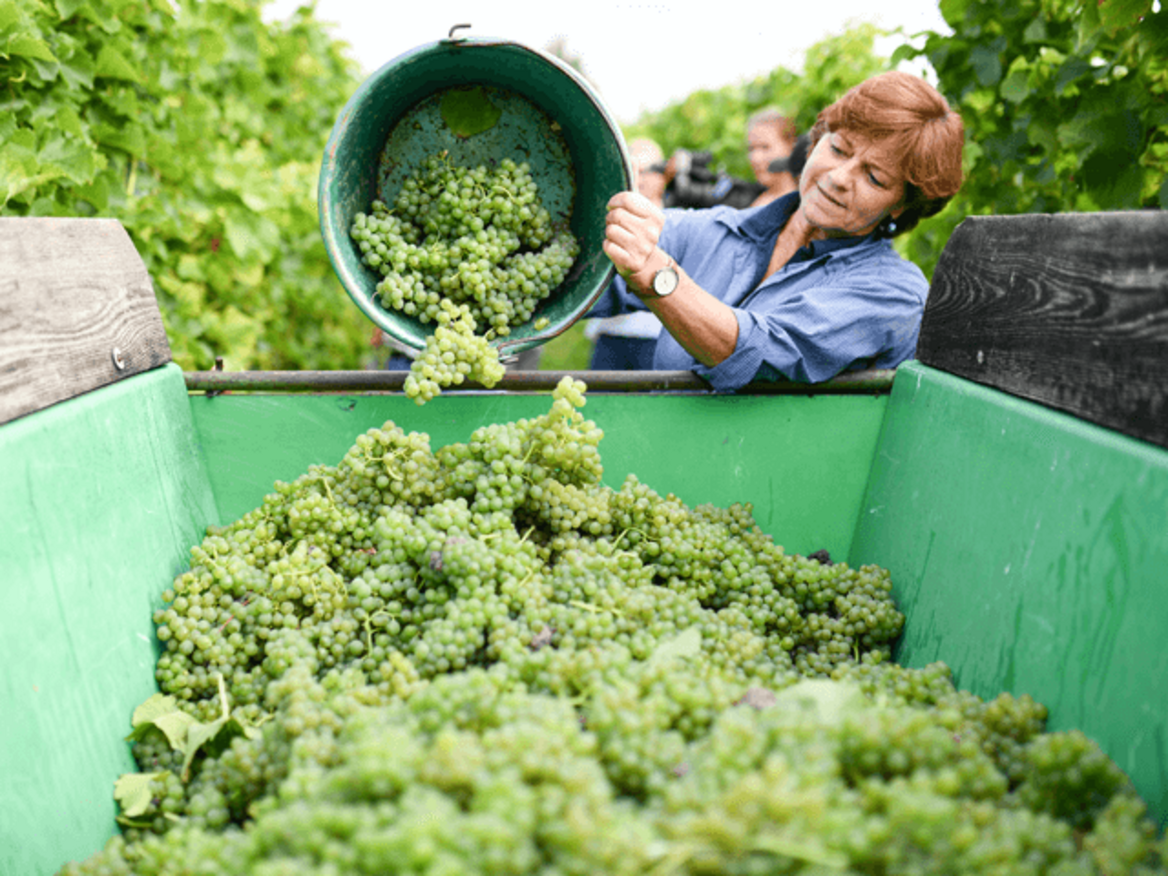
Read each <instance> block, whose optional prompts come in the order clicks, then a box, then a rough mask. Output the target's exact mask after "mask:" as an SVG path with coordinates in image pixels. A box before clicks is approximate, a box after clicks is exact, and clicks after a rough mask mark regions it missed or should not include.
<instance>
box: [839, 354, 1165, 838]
mask: <svg viewBox="0 0 1168 876" xmlns="http://www.w3.org/2000/svg"><path fill="white" fill-rule="evenodd" d="M852 557H853V560H854V561H859V560H863V561H865V562H875V563H878V564H879V565H882V566H884V567H886V568H888V569H889V571H890V572H891V573H892V580H893V595H894V596H895V597H896V599H897V601H898V602H899V603H900V606H901V608H902V610H903V611H904V612H905V614H906V616H907V621H906V624H905V630H904V634H903V635H902V637H901V640H900V642H899V644H898V649H897V654H896V657H897V660H898V661H899V662H901V663H903V664H905V665H907V666H923V665H925V664H927V663H930V662H932V661H935V660H941V661H944V662H945V663H947V664H948V665H949V666H950V668H952V669H953V671H954V676H955V681H956V682H957V684H958V686H959V687H961V688H964V689H966V690H970V691H972V692H973V693H975V694H978V695H979V696H982V697H993V696H995V695H997V694H998V693H1000V692H1002V691H1009V692H1011V693H1014V694H1023V693H1027V694H1030V695H1031V696H1033V697H1034V698H1035V699H1036V700H1038V701H1039V702H1041V703H1044V704H1045V705H1046V706H1047V707H1048V708H1049V709H1050V718H1049V720H1048V729H1050V730H1070V729H1073V728H1078V729H1080V730H1082V731H1083V732H1084V733H1086V734H1087V735H1088V736H1090V737H1091V738H1093V739H1095V740H1096V741H1097V742H1098V743H1099V744H1100V745H1101V746H1102V748H1103V749H1104V750H1105V751H1106V752H1107V753H1108V754H1109V755H1110V756H1111V757H1112V758H1113V759H1114V760H1115V762H1116V763H1117V764H1118V765H1119V766H1120V767H1121V768H1123V769H1124V770H1125V771H1126V772H1127V774H1128V775H1129V776H1131V777H1132V778H1133V780H1134V782H1135V785H1136V788H1137V789H1138V790H1139V792H1140V794H1141V795H1142V796H1143V797H1144V799H1145V800H1146V801H1147V802H1148V804H1149V807H1150V809H1151V811H1152V814H1153V815H1154V816H1155V817H1156V818H1157V819H1158V820H1159V822H1160V825H1161V827H1163V826H1164V824H1165V821H1166V819H1168V648H1165V643H1166V642H1168V451H1165V450H1164V449H1162V448H1159V447H1156V446H1154V445H1152V444H1148V443H1145V442H1142V441H1138V440H1135V439H1132V438H1127V437H1125V436H1123V435H1119V434H1118V433H1116V432H1113V431H1111V430H1108V429H1104V428H1101V427H1098V426H1094V425H1092V424H1090V423H1086V422H1084V421H1082V420H1079V419H1076V418H1075V417H1072V416H1069V415H1066V414H1062V413H1059V412H1057V411H1052V410H1050V409H1048V408H1045V407H1042V406H1040V405H1037V404H1033V403H1031V402H1027V401H1023V400H1020V399H1017V398H1014V397H1013V396H1010V395H1007V394H1005V393H1002V392H998V391H996V390H993V389H987V388H985V387H982V386H979V385H978V384H976V383H972V382H970V381H967V380H964V379H962V378H958V377H953V376H951V375H948V374H945V373H944V372H941V371H937V370H934V369H931V368H928V367H926V366H924V365H921V364H919V363H915V362H913V363H908V364H907V365H902V366H901V368H900V370H899V371H898V372H897V375H896V380H895V381H894V384H893V391H892V395H891V397H890V400H889V407H888V416H887V417H886V419H885V423H884V429H883V432H882V434H881V438H880V444H879V446H878V448H877V452H876V456H875V464H874V465H873V468H872V477H871V479H870V481H869V484H868V491H867V495H866V496H865V498H864V502H863V505H862V506H861V509H860V515H859V523H858V526H857V529H856V535H855V538H854V539H853V542H852Z"/></svg>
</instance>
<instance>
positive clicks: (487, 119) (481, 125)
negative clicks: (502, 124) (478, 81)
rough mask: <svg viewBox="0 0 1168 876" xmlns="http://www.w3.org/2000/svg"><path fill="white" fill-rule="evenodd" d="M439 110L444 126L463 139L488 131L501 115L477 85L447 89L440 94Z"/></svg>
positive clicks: (500, 111) (499, 110)
mask: <svg viewBox="0 0 1168 876" xmlns="http://www.w3.org/2000/svg"><path fill="white" fill-rule="evenodd" d="M441 112H442V121H444V122H445V123H446V127H448V128H450V130H451V131H453V132H454V133H455V134H456V135H457V136H459V137H462V138H463V139H466V138H467V137H473V136H474V135H475V134H481V133H482V132H483V131H489V130H490V129H491V128H493V127H495V123H496V122H498V121H499V117H500V116H502V115H503V111H502V110H501V109H499V108H498V107H497V106H495V104H494V103H492V102H491V98H490V97H489V96H488V95H487V93H486V91H484V90H483V89H482V88H481V87H480V86H477V85H476V86H473V87H470V88H451V89H449V90H447V92H446V93H445V94H443V95H442V106H441Z"/></svg>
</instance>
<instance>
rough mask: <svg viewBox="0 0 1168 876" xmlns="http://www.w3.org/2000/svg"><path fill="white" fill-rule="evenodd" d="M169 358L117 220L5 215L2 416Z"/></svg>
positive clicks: (1, 223) (137, 262)
mask: <svg viewBox="0 0 1168 876" xmlns="http://www.w3.org/2000/svg"><path fill="white" fill-rule="evenodd" d="M169 361H171V354H170V343H169V342H168V341H167V338H166V330H165V328H164V327H163V324H162V315H161V313H160V312H159V310H158V302H157V301H156V300H155V297H154V286H153V284H152V283H151V281H150V275H149V274H148V272H147V271H146V266H145V265H144V264H143V263H142V259H141V258H140V257H139V256H138V252H137V251H136V250H135V249H134V244H133V242H132V241H131V240H130V237H129V235H128V234H127V233H126V230H125V229H124V228H123V227H122V225H121V223H120V222H118V221H117V220H114V219H72V218H68V219H60V218H13V217H8V218H0V423H6V422H8V421H9V420H14V419H16V418H17V417H23V416H26V415H27V414H31V413H33V412H34V411H39V410H42V409H43V408H47V407H49V406H50V405H53V404H56V403H57V402H61V401H65V400H67V399H70V398H73V397H75V396H78V395H81V394H82V393H85V392H89V391H91V390H94V389H97V388H99V387H102V386H106V385H108V384H111V383H114V382H116V381H118V380H122V379H124V378H126V377H130V376H132V375H134V374H139V373H141V372H143V371H148V370H150V369H152V368H157V367H158V366H160V365H165V364H166V363H167V362H169Z"/></svg>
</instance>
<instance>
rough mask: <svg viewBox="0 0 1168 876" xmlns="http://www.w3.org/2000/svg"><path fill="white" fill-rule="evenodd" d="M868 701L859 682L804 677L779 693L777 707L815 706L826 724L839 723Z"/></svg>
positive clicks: (776, 698)
mask: <svg viewBox="0 0 1168 876" xmlns="http://www.w3.org/2000/svg"><path fill="white" fill-rule="evenodd" d="M867 704H868V700H867V699H866V698H865V696H864V694H863V692H862V691H861V690H860V688H859V687H858V686H857V685H855V684H851V683H849V682H839V681H832V680H831V679H827V678H808V679H804V680H803V681H800V682H798V683H797V684H793V685H791V686H790V687H788V688H785V689H783V690H781V691H779V693H778V694H776V695H775V706H776V707H777V708H780V709H784V708H785V709H812V710H814V711H815V713H816V718H817V720H818V722H819V723H820V724H821V725H823V726H824V727H835V726H838V725H839V724H841V723H843V721H844V720H845V719H847V718H848V717H850V716H854V715H855V714H856V713H857V712H858V711H860V710H862V709H863V708H864V707H865V706H866V705H867Z"/></svg>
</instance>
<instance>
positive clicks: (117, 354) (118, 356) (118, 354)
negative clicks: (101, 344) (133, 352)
mask: <svg viewBox="0 0 1168 876" xmlns="http://www.w3.org/2000/svg"><path fill="white" fill-rule="evenodd" d="M110 356H111V357H112V358H113V360H114V367H115V368H117V369H118V370H119V371H125V370H126V360H125V358H124V357H123V356H122V351H121V350H120V349H118V348H117V347H114V348H113V350H112V351H111V352H110Z"/></svg>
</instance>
